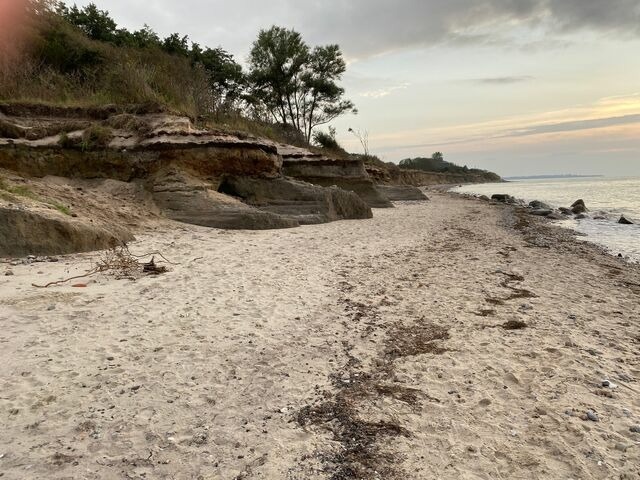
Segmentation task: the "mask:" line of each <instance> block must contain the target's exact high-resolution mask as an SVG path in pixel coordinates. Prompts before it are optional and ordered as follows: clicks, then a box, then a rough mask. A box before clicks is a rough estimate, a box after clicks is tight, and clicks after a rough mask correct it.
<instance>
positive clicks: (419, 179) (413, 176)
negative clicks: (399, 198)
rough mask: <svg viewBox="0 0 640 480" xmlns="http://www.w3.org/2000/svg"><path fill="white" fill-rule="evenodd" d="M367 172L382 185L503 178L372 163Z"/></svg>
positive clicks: (448, 182) (477, 181)
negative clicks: (391, 166)
mask: <svg viewBox="0 0 640 480" xmlns="http://www.w3.org/2000/svg"><path fill="white" fill-rule="evenodd" d="M366 169H367V173H368V174H369V176H370V177H371V178H373V179H374V180H375V182H376V183H378V184H382V185H412V186H414V187H422V186H427V185H449V184H456V183H490V182H500V181H501V178H500V177H499V176H498V175H496V174H494V173H491V172H487V173H486V174H476V173H466V174H458V173H446V172H443V173H440V172H423V171H421V170H404V169H401V168H398V167H394V168H380V167H375V166H371V165H367V166H366Z"/></svg>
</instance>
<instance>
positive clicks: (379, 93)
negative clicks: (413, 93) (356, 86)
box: [358, 83, 410, 98]
mask: <svg viewBox="0 0 640 480" xmlns="http://www.w3.org/2000/svg"><path fill="white" fill-rule="evenodd" d="M409 86H410V84H409V83H402V84H400V85H393V86H389V87H384V88H379V89H377V90H368V91H365V92H360V93H359V94H358V96H360V97H368V98H383V97H387V96H389V95H391V94H392V93H393V92H395V91H397V90H404V89H406V88H408V87H409Z"/></svg>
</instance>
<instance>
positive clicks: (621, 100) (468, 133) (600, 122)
mask: <svg viewBox="0 0 640 480" xmlns="http://www.w3.org/2000/svg"><path fill="white" fill-rule="evenodd" d="M639 124H640V94H631V95H626V96H615V97H605V98H602V99H599V100H597V101H596V102H594V103H592V104H590V105H583V106H577V107H574V108H569V109H565V110H558V111H549V112H543V113H539V114H535V115H531V116H519V117H518V116H516V117H510V118H505V119H500V120H491V121H487V122H482V123H473V124H467V125H456V126H452V127H444V128H432V129H419V130H415V131H404V132H397V133H394V134H391V135H382V136H376V137H374V138H372V139H371V140H372V141H374V142H376V143H377V144H379V145H384V146H382V147H381V148H380V149H379V152H381V153H387V152H399V151H402V150H417V149H427V148H435V149H438V148H440V149H442V148H444V147H445V146H456V145H457V146H462V145H466V146H472V145H481V144H485V143H496V142H501V143H505V142H510V141H511V142H519V140H518V139H523V140H524V139H526V138H528V137H535V136H538V135H541V136H542V135H550V134H554V137H557V138H564V137H571V136H575V135H576V134H578V133H579V132H583V131H597V130H604V129H609V130H607V135H609V132H616V133H617V134H618V135H623V134H624V135H625V136H631V138H637V129H638V127H637V125H639ZM592 136H598V135H595V134H594V135H592ZM416 138H428V139H429V141H427V142H421V143H416V142H415V141H411V140H412V139H416ZM535 141H536V142H537V141H538V140H537V139H536V140H535Z"/></svg>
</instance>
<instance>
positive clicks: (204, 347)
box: [0, 192, 640, 479]
mask: <svg viewBox="0 0 640 480" xmlns="http://www.w3.org/2000/svg"><path fill="white" fill-rule="evenodd" d="M429 196H430V198H432V201H431V202H427V203H406V204H399V205H398V206H397V208H396V209H393V210H376V211H375V216H374V218H373V219H371V220H360V221H342V222H336V223H333V224H328V225H318V226H308V227H303V228H300V229H296V230H284V231H264V232H226V231H219V230H210V229H206V228H200V227H192V226H188V227H184V226H179V227H176V228H171V229H169V228H166V227H163V228H161V229H158V230H157V231H155V232H151V233H149V234H148V235H144V236H142V237H140V238H139V240H138V241H137V242H135V243H133V244H131V246H130V247H131V250H132V251H133V252H135V253H144V252H149V251H161V252H162V253H163V254H164V255H165V256H166V257H167V258H168V259H170V260H172V261H173V262H176V263H178V265H172V266H170V267H169V268H170V272H169V273H167V274H165V275H161V276H158V277H147V278H142V279H140V280H137V281H135V282H132V281H128V280H114V279H112V278H108V277H97V278H96V279H95V281H93V282H92V283H89V285H88V287H87V288H83V289H78V288H72V287H70V286H62V287H52V288H50V289H47V290H39V289H35V288H33V287H32V286H31V283H33V282H42V281H43V280H44V279H46V280H48V281H49V280H57V279H59V278H63V277H65V276H69V275H70V274H74V273H76V272H78V271H82V269H83V268H85V269H86V268H87V267H88V266H91V265H92V262H93V261H94V260H95V255H96V254H93V255H89V254H87V255H76V256H70V257H65V258H64V259H63V261H61V262H58V263H51V264H31V265H19V266H13V267H7V266H5V265H1V266H0V274H3V270H4V269H7V268H10V269H11V270H12V272H13V273H14V275H13V276H8V277H5V276H2V277H0V304H1V306H2V308H1V310H0V322H1V323H0V325H2V329H1V330H0V345H1V348H0V362H1V363H2V365H3V369H2V373H1V374H0V391H1V392H2V393H1V394H0V416H1V418H2V435H0V455H2V457H1V458H0V472H3V473H4V474H5V476H6V478H60V479H62V478H87V479H89V478H92V479H93V478H101V479H112V478H113V479H116V478H172V479H190V478H203V479H217V478H221V479H236V478H242V479H250V478H265V479H271V478H273V479H279V478H283V479H314V478H317V479H326V478H332V479H347V478H381V479H382V478H384V479H387V478H411V479H413V478H416V479H436V478H451V479H454V478H464V479H478V478H487V479H489V478H509V479H511V478H527V479H529V478H539V479H546V478H549V479H551V478H554V479H556V478H567V479H569V478H585V479H599V478H621V479H630V478H637V476H638V475H640V470H639V468H640V467H638V465H640V450H639V449H640V445H639V444H638V442H639V441H640V434H638V433H633V432H631V430H630V428H631V427H633V426H634V425H638V424H640V395H639V394H638V393H639V392H638V390H639V387H638V383H637V380H638V376H639V375H640V367H639V365H638V353H637V352H638V342H639V341H640V340H639V339H640V332H639V327H638V325H639V319H640V302H639V301H638V300H639V299H638V293H640V291H639V290H638V289H637V288H636V287H635V286H634V285H638V286H640V274H639V273H638V269H637V268H635V267H626V266H624V264H622V262H621V261H619V260H617V259H614V258H610V257H606V256H604V255H602V254H601V253H600V252H598V251H597V250H596V249H595V248H593V247H590V246H588V245H580V244H576V243H575V242H566V241H563V240H562V239H560V240H558V238H559V237H558V238H556V237H554V236H553V234H552V233H548V234H547V233H544V234H543V237H544V235H547V236H546V237H545V238H542V239H540V238H532V234H531V232H525V234H523V233H522V232H521V231H519V230H517V229H516V230H514V229H513V228H512V227H513V225H516V226H518V218H517V217H513V215H512V214H511V213H510V212H511V211H510V210H509V209H508V208H506V207H501V206H491V205H489V204H486V203H483V202H480V201H473V200H468V199H464V198H460V197H455V196H451V195H443V194H440V193H435V192H434V193H431V192H430V193H429ZM520 226H521V225H520ZM521 227H522V226H521ZM554 242H555V243H554ZM558 242H561V243H558ZM549 243H552V244H553V245H551V246H552V248H547V247H548V246H549V245H548V244H549ZM38 272H42V273H38ZM510 325H511V326H512V327H515V328H514V329H510V328H505V327H509V326H510ZM518 326H520V327H522V326H524V328H518ZM603 380H608V381H610V382H612V383H613V384H614V386H616V387H617V388H605V387H603V386H602V382H603ZM587 411H591V413H593V414H596V415H597V417H598V420H599V421H598V422H594V421H591V420H588V419H583V418H582V417H584V416H585V415H586V412H587ZM585 418H586V417H585Z"/></svg>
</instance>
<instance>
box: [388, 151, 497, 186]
mask: <svg viewBox="0 0 640 480" xmlns="http://www.w3.org/2000/svg"><path fill="white" fill-rule="evenodd" d="M398 166H399V167H400V168H401V169H404V170H421V171H423V172H438V173H453V174H463V175H467V174H477V175H482V176H488V175H494V176H495V177H496V180H499V179H500V177H499V176H498V175H496V174H494V173H491V172H488V171H487V170H480V169H477V168H468V167H467V166H466V165H464V166H462V167H461V166H459V165H456V164H455V163H451V162H447V161H446V160H445V159H444V156H443V155H442V153H441V152H435V153H434V154H433V155H432V156H431V158H425V157H417V158H406V159H404V160H402V161H400V164H399V165H398Z"/></svg>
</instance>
